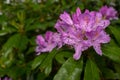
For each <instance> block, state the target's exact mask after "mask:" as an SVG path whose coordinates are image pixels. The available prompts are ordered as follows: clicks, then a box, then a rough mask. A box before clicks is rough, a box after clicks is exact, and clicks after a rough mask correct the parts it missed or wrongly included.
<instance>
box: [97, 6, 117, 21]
mask: <svg viewBox="0 0 120 80" xmlns="http://www.w3.org/2000/svg"><path fill="white" fill-rule="evenodd" d="M99 12H100V13H102V15H103V16H104V17H105V18H106V19H109V20H112V19H118V18H117V16H116V14H117V11H116V10H115V9H114V8H113V7H108V6H103V7H102V8H101V9H100V10H99Z"/></svg>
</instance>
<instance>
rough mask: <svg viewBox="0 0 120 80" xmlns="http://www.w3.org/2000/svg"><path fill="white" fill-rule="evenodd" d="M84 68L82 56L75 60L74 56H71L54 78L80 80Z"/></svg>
mask: <svg viewBox="0 0 120 80" xmlns="http://www.w3.org/2000/svg"><path fill="white" fill-rule="evenodd" d="M82 68H83V60H82V58H81V59H80V60H78V61H75V60H74V59H73V58H72V57H70V58H69V59H68V60H67V61H66V62H65V63H64V64H63V65H62V67H61V68H60V69H59V71H58V73H57V74H56V75H55V77H54V79H53V80H80V75H81V72H82Z"/></svg>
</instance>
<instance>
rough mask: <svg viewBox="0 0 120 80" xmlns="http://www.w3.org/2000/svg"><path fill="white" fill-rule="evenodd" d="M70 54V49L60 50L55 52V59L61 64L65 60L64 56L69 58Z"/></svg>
mask: <svg viewBox="0 0 120 80" xmlns="http://www.w3.org/2000/svg"><path fill="white" fill-rule="evenodd" d="M72 55H73V54H72V53H71V52H70V51H61V52H59V53H57V54H56V56H55V59H56V60H57V61H58V62H59V63H61V64H63V63H64V62H65V61H66V60H65V58H69V57H71V56H72Z"/></svg>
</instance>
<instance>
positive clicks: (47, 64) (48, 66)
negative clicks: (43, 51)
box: [40, 49, 57, 75]
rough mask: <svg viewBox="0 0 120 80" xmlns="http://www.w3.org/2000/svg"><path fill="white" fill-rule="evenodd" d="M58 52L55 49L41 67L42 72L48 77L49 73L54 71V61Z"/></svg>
mask: <svg viewBox="0 0 120 80" xmlns="http://www.w3.org/2000/svg"><path fill="white" fill-rule="evenodd" d="M56 53H57V52H56V50H55V49H54V50H53V51H52V52H51V53H48V54H47V56H46V57H45V59H44V61H43V62H42V63H41V65H40V70H41V71H44V73H45V74H46V75H49V73H50V72H51V70H52V60H53V58H54V56H55V55H56Z"/></svg>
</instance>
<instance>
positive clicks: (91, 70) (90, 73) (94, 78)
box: [84, 59, 100, 80]
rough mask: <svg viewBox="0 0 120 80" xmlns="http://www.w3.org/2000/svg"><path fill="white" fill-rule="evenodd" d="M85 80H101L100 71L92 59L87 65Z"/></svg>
mask: <svg viewBox="0 0 120 80" xmlns="http://www.w3.org/2000/svg"><path fill="white" fill-rule="evenodd" d="M84 80H100V76H99V69H98V67H97V66H96V64H95V63H94V62H93V61H92V60H90V59H88V60H87V63H86V67H85V74H84Z"/></svg>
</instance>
